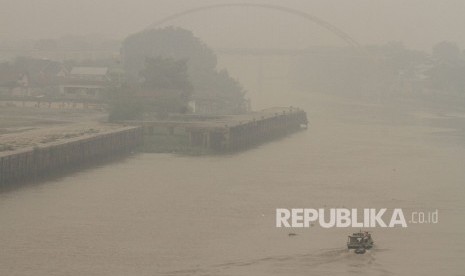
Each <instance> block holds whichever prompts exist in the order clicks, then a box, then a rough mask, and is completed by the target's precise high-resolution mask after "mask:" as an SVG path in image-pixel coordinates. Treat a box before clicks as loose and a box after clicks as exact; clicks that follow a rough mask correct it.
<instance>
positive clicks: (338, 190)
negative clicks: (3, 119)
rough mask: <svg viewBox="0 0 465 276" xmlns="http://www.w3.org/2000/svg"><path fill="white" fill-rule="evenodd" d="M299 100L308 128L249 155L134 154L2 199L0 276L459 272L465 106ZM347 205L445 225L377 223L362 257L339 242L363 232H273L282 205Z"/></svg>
mask: <svg viewBox="0 0 465 276" xmlns="http://www.w3.org/2000/svg"><path fill="white" fill-rule="evenodd" d="M301 103H303V105H306V106H303V107H304V108H305V109H306V110H307V111H308V116H309V120H310V128H309V129H308V130H307V131H304V132H299V133H296V134H293V135H291V136H289V137H286V138H283V139H280V140H277V141H273V142H270V143H266V144H264V145H261V146H259V147H256V148H253V149H251V150H248V151H243V152H240V153H237V154H230V155H218V156H202V157H192V156H179V155H172V154H134V155H132V156H130V157H129V158H126V159H124V160H122V161H119V162H116V163H115V162H113V163H110V164H104V165H100V166H98V167H95V168H91V169H86V170H84V171H81V172H75V173H72V174H70V175H67V176H64V177H60V178H57V179H54V180H50V181H45V182H43V183H40V184H38V185H34V186H27V187H24V188H21V189H18V190H15V191H11V192H7V193H2V194H0V244H1V250H0V275H238V276H240V275H254V276H258V275H464V274H463V273H464V272H465V263H464V262H463V260H464V259H465V249H464V248H465V238H464V233H465V220H464V219H463V213H464V211H465V201H464V199H463V197H464V195H465V185H464V180H465V170H464V169H465V166H464V164H465V143H464V141H465V140H464V136H463V135H462V133H463V126H464V124H465V119H464V118H463V116H462V115H463V114H461V113H457V112H455V113H451V114H445V113H444V112H443V111H441V112H436V110H431V109H424V110H423V109H417V108H414V107H410V106H409V105H402V106H397V105H392V106H386V105H383V104H376V103H375V104H360V103H357V102H356V101H348V100H340V99H333V98H326V97H316V96H312V97H309V98H306V101H302V102H301ZM343 206H344V207H349V208H402V209H403V210H404V212H405V213H406V214H407V213H409V212H411V211H421V210H425V211H428V210H435V209H438V210H439V223H437V224H423V225H413V224H409V227H408V228H395V229H390V228H375V229H372V232H373V236H374V239H375V243H376V244H375V247H374V248H373V249H372V250H369V251H368V252H367V253H366V254H364V255H356V254H354V253H353V252H348V251H347V249H346V247H345V243H346V238H347V234H349V233H351V232H353V231H357V230H358V229H350V228H344V229H341V228H331V229H323V228H320V227H318V226H315V227H312V228H308V229H277V228H275V217H274V216H275V209H276V208H326V207H327V208H329V207H343ZM407 219H409V218H407ZM291 232H292V233H296V234H297V235H295V236H289V235H288V234H289V233H291Z"/></svg>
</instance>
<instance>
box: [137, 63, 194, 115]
mask: <svg viewBox="0 0 465 276" xmlns="http://www.w3.org/2000/svg"><path fill="white" fill-rule="evenodd" d="M140 76H141V78H142V79H141V81H142V82H141V87H140V90H141V92H142V93H140V95H142V96H143V97H144V98H145V99H146V104H147V107H148V108H147V111H153V112H156V113H157V114H158V115H159V116H163V115H166V114H168V113H185V112H186V111H187V103H188V102H189V99H190V96H191V94H192V90H193V88H192V84H191V83H190V81H189V77H188V74H187V64H186V60H175V59H172V58H163V57H157V58H147V59H146V61H145V68H144V69H143V70H142V71H141V72H140Z"/></svg>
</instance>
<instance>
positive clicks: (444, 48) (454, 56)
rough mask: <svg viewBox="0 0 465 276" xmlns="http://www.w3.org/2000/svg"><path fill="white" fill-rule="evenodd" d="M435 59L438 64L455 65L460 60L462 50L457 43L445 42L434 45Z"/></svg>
mask: <svg viewBox="0 0 465 276" xmlns="http://www.w3.org/2000/svg"><path fill="white" fill-rule="evenodd" d="M433 58H434V59H435V60H436V61H437V62H443V63H455V62H457V61H458V60H459V59H460V49H459V47H458V46H457V44H455V43H452V42H448V41H443V42H441V43H438V44H436V45H434V47H433Z"/></svg>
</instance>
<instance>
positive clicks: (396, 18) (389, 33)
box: [0, 0, 465, 50]
mask: <svg viewBox="0 0 465 276" xmlns="http://www.w3.org/2000/svg"><path fill="white" fill-rule="evenodd" d="M231 2H234V1H224V0H220V1H208V0H199V1H187V0H183V1H167V0H164V1H161V0H159V1H150V0H134V1H127V0H99V1H92V0H80V1H77V0H76V1H75V0H40V1H36V0H19V1H17V0H16V1H15V0H1V1H0V3H1V9H0V39H1V40H17V39H29V38H33V39H39V38H57V37H60V36H63V35H67V34H73V35H76V34H80V35H88V34H99V35H104V36H106V37H108V38H115V39H123V38H125V37H126V36H127V35H128V34H131V33H134V32H137V31H140V30H141V29H144V28H146V27H147V26H148V25H150V24H151V23H153V22H155V21H156V20H159V19H160V18H163V17H166V16H169V15H171V14H173V13H175V12H179V11H182V10H185V9H189V8H193V7H198V6H202V5H209V4H215V3H231ZM236 2H238V3H239V2H244V1H236ZM247 2H250V3H268V4H276V5H282V6H287V7H290V8H295V9H299V10H303V11H306V12H309V13H311V14H313V15H315V16H318V17H320V18H322V19H324V20H327V21H328V22H331V23H332V24H334V25H336V26H339V27H340V28H342V29H343V30H344V31H346V32H347V33H348V34H350V35H351V36H352V37H354V38H355V39H357V40H358V41H359V42H360V43H361V44H365V45H366V44H383V43H386V42H389V41H402V42H403V43H404V45H405V46H406V47H408V48H414V49H420V50H430V49H431V47H432V45H434V44H435V43H438V42H440V41H444V40H448V41H453V42H456V43H458V46H459V47H460V48H464V46H465V36H464V35H463V26H464V25H465V17H464V16H463V11H464V10H465V2H464V1H460V0H448V1H436V0H409V1H403V0H380V1H372V0H352V1H342V0H329V1H328V0H315V1H302V0H290V1H286V2H285V3H283V1H273V0H270V1H253V0H250V1H247ZM211 23H215V24H211ZM171 24H173V25H179V26H182V27H186V28H188V29H191V30H192V31H193V32H194V33H195V34H196V35H198V36H199V37H201V38H202V39H203V40H205V41H206V43H207V44H210V45H212V46H213V47H225V45H227V46H234V47H265V46H269V45H270V44H272V46H273V47H274V48H279V47H290V48H298V47H296V46H303V47H305V46H307V45H306V44H309V45H328V44H329V45H331V44H337V43H339V44H340V43H341V42H340V41H339V40H337V39H335V38H334V37H332V36H331V35H330V34H328V33H327V32H324V31H320V30H319V28H318V27H315V26H313V25H312V24H311V23H308V22H305V21H304V20H302V19H298V18H293V17H292V16H289V15H286V14H283V13H279V12H276V11H267V10H265V11H263V10H260V9H249V11H247V10H246V9H241V8H231V9H219V10H214V11H206V12H202V13H198V14H192V15H188V16H186V17H183V18H180V19H177V20H174V21H173V22H171ZM244 27H246V29H244ZM276 28H278V30H281V29H283V30H286V31H285V32H276ZM244 30H246V31H244ZM257 32H259V34H260V35H259V36H257ZM239 33H240V34H239ZM276 33H279V34H280V35H279V36H276V35H275V34H276ZM258 38H260V41H258V40H259V39H258Z"/></svg>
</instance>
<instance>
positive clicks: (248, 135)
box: [125, 107, 308, 152]
mask: <svg viewBox="0 0 465 276" xmlns="http://www.w3.org/2000/svg"><path fill="white" fill-rule="evenodd" d="M125 123H127V124H134V125H140V126H142V127H143V129H144V133H145V134H146V135H152V134H154V133H156V132H157V131H158V132H159V131H160V129H162V132H163V133H164V134H165V135H175V134H176V133H183V134H184V135H186V136H188V143H189V145H188V146H189V147H195V148H203V149H206V150H212V151H220V152H224V151H234V150H238V149H243V148H246V147H249V146H251V145H256V144H259V143H261V142H263V141H266V140H270V139H272V138H275V137H279V136H283V135H286V134H288V133H290V132H294V131H297V130H300V129H302V128H307V125H308V120H307V114H306V113H305V111H303V110H302V109H299V108H295V107H273V108H268V109H264V110H261V111H257V112H251V113H247V114H241V115H229V116H217V117H210V118H202V117H197V118H193V117H189V118H183V119H182V120H170V121H142V122H134V121H131V122H128V121H126V122H125Z"/></svg>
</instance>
